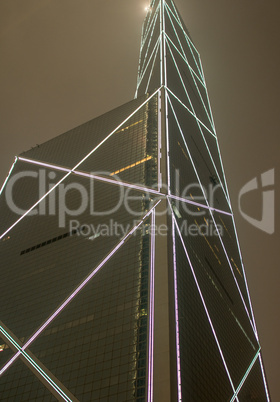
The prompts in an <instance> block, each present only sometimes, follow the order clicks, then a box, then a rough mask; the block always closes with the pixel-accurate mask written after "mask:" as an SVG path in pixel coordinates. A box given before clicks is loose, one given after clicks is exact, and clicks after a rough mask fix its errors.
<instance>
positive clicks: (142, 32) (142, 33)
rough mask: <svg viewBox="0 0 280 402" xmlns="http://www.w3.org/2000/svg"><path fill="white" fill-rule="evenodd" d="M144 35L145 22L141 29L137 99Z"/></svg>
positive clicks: (135, 96)
mask: <svg viewBox="0 0 280 402" xmlns="http://www.w3.org/2000/svg"><path fill="white" fill-rule="evenodd" d="M143 35H144V24H143V25H142V31H141V42H140V52H139V61H138V72H137V83H136V92H135V95H134V99H136V98H137V95H138V83H139V79H140V69H141V55H142V43H143Z"/></svg>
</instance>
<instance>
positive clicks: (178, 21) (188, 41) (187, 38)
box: [166, 2, 205, 82]
mask: <svg viewBox="0 0 280 402" xmlns="http://www.w3.org/2000/svg"><path fill="white" fill-rule="evenodd" d="M172 5H173V7H174V10H175V12H176V15H177V16H178V13H177V9H176V7H175V6H174V4H173V2H172ZM166 6H167V7H168V9H169V11H170V12H171V14H172V15H173V17H174V19H175V21H177V23H178V25H179V28H180V29H181V30H182V32H183V35H184V36H185V39H186V42H187V45H188V48H189V49H190V52H191V55H192V57H193V60H194V62H195V65H196V67H197V70H198V72H199V74H200V76H201V78H202V79H204V77H203V74H202V71H201V70H200V68H199V65H198V64H197V60H196V57H195V55H194V54H193V49H194V50H195V52H196V54H197V55H198V58H200V55H199V52H198V51H197V49H196V47H195V46H194V44H193V43H192V40H191V38H190V37H189V36H188V35H187V33H186V31H185V29H184V27H183V24H182V22H181V20H180V18H179V16H178V17H176V16H175V15H174V13H173V11H172V10H171V8H170V7H169V6H168V4H166ZM190 45H191V46H190ZM204 82H205V80H204Z"/></svg>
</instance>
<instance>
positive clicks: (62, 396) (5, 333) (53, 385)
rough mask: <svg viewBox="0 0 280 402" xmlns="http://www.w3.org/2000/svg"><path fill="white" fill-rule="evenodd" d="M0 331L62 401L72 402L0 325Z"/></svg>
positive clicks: (0, 373)
mask: <svg viewBox="0 0 280 402" xmlns="http://www.w3.org/2000/svg"><path fill="white" fill-rule="evenodd" d="M0 332H1V333H2V334H3V335H4V336H5V338H7V340H8V341H9V343H11V344H12V345H13V346H14V348H15V349H17V350H18V352H17V353H18V354H19V355H22V356H23V357H24V358H25V359H26V360H27V361H28V362H29V363H30V364H31V365H32V367H33V368H34V369H35V370H36V371H37V372H38V373H39V374H40V375H41V376H42V377H43V378H44V379H45V380H46V381H47V382H48V384H49V385H50V386H51V387H52V388H53V389H54V390H55V391H56V392H57V393H58V394H59V395H60V397H61V398H62V399H63V400H64V401H68V402H72V399H70V398H69V397H68V396H67V395H66V394H65V393H64V392H63V391H62V389H61V388H59V386H58V385H57V384H56V383H55V382H54V381H53V380H52V379H51V378H50V377H49V376H48V375H47V374H46V373H45V372H44V370H43V369H42V368H41V367H40V366H39V365H38V364H37V363H36V362H35V361H34V360H33V359H32V358H31V357H30V356H29V354H28V353H26V352H25V351H24V350H23V349H22V348H21V347H20V345H19V344H18V343H17V342H16V341H15V340H14V339H13V338H12V337H11V336H10V334H9V333H8V332H7V331H5V329H4V328H3V327H2V326H0ZM1 375H2V370H1V371H0V376H1Z"/></svg>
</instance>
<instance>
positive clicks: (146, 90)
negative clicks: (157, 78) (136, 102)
mask: <svg viewBox="0 0 280 402" xmlns="http://www.w3.org/2000/svg"><path fill="white" fill-rule="evenodd" d="M160 40H161V38H160ZM159 47H160V43H159V42H158V44H157V49H156V51H155V57H154V61H153V64H152V68H151V72H150V76H149V79H148V83H147V86H146V89H145V93H147V92H148V88H149V85H150V81H151V78H152V75H153V71H154V67H155V62H156V59H157V55H158V49H159Z"/></svg>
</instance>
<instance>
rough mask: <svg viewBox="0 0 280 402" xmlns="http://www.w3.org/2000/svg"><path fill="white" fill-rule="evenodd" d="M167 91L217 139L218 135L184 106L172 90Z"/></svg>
mask: <svg viewBox="0 0 280 402" xmlns="http://www.w3.org/2000/svg"><path fill="white" fill-rule="evenodd" d="M166 89H167V90H168V92H169V93H170V94H171V95H172V96H173V98H175V99H177V101H178V102H179V103H181V105H182V106H183V107H184V108H185V109H186V110H187V111H188V112H189V113H190V114H191V115H192V116H193V117H194V118H195V119H196V120H197V121H198V122H199V124H201V125H202V126H203V127H204V128H205V130H207V131H208V132H209V134H211V135H212V136H213V137H214V138H216V135H215V134H214V133H212V131H211V130H210V129H209V128H208V127H207V126H206V125H205V124H204V123H203V122H202V121H201V120H200V119H199V118H198V117H197V116H196V115H195V114H194V113H193V112H192V111H191V110H190V109H189V108H188V107H187V106H186V105H185V104H184V102H182V101H181V99H179V98H178V96H177V95H175V94H174V92H172V91H171V89H170V88H166Z"/></svg>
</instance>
